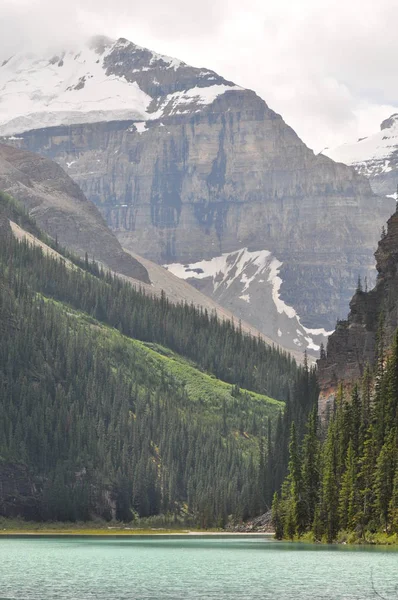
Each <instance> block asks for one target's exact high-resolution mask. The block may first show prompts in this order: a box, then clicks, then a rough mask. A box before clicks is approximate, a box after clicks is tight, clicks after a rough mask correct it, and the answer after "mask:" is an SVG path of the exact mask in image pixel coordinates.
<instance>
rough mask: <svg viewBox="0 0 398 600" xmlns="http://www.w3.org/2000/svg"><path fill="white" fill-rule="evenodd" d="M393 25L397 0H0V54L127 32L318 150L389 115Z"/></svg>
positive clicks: (395, 94)
mask: <svg viewBox="0 0 398 600" xmlns="http://www.w3.org/2000/svg"><path fill="white" fill-rule="evenodd" d="M397 23H398V1H397V0H377V1H376V0H268V1H267V0H169V1H165V0H146V1H144V0H140V1H139V2H137V1H136V0H67V1H63V2H61V1H60V0H1V19H0V57H5V56H7V55H9V54H10V53H13V52H14V51H15V50H16V49H22V47H23V48H24V49H29V50H36V49H39V50H42V49H44V47H45V46H52V47H56V46H59V45H62V44H68V45H70V44H71V43H72V42H75V43H76V44H80V43H82V41H83V39H84V38H85V37H88V36H90V35H95V34H105V35H108V36H111V37H121V36H122V37H127V38H128V39H130V40H131V41H134V42H135V43H137V44H140V45H143V46H146V47H149V48H151V49H152V50H157V51H158V52H160V53H163V54H169V55H171V56H176V57H178V58H181V59H182V60H184V61H185V62H187V63H189V64H192V65H195V66H200V67H201V66H204V67H208V68H211V69H213V70H215V71H217V72H219V73H220V74H221V75H223V76H224V77H226V78H227V79H232V80H233V81H235V82H236V83H238V84H240V85H243V86H245V87H248V88H251V89H254V90H255V91H256V92H257V93H258V94H259V95H260V96H261V97H262V98H264V100H265V101H266V102H267V103H268V105H269V106H270V107H271V108H272V109H274V110H275V111H277V112H279V113H281V114H282V116H283V117H284V119H285V121H286V122H287V123H289V125H291V126H292V127H293V128H294V129H295V130H296V131H297V133H298V134H299V135H300V137H301V138H302V139H303V140H304V141H305V142H306V143H307V144H308V145H309V146H310V147H311V148H314V149H315V150H316V151H319V150H321V149H322V148H323V147H325V146H335V145H338V144H340V143H343V142H345V141H351V140H355V139H356V138H358V137H363V136H365V135H368V134H370V133H372V132H373V131H377V130H378V128H379V125H380V122H381V121H382V120H383V119H385V118H387V117H388V116H390V114H392V113H393V112H398V76H397V73H396V69H397V68H396V62H397V59H396V57H397V54H398V52H397V51H398V32H397ZM0 100H1V99H0Z"/></svg>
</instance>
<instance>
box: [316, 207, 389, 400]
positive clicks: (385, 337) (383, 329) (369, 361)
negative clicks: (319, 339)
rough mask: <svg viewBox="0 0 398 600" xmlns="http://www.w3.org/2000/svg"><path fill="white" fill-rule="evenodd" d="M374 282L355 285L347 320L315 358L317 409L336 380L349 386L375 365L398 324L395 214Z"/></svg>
mask: <svg viewBox="0 0 398 600" xmlns="http://www.w3.org/2000/svg"><path fill="white" fill-rule="evenodd" d="M375 256H376V267H377V271H378V276H377V283H376V286H375V287H374V289H372V290H370V291H366V290H364V289H363V288H362V285H361V286H359V287H358V289H357V291H356V293H355V294H354V296H353V298H352V300H351V302H350V309H351V310H350V313H349V315H348V317H347V319H345V320H342V321H339V322H338V324H337V326H336V330H335V332H334V333H333V334H332V335H331V336H330V337H329V341H328V345H327V353H326V355H325V356H323V357H322V358H321V359H320V360H319V361H318V367H319V369H318V375H319V383H320V387H321V394H320V401H319V402H320V409H321V410H324V409H325V408H326V407H327V405H328V404H330V402H333V400H334V398H335V395H336V389H337V386H338V384H339V382H342V383H343V384H345V385H347V386H352V384H354V383H355V382H356V381H357V380H359V379H360V377H362V375H363V374H364V371H365V369H366V367H367V366H369V367H370V368H371V369H373V368H374V367H375V364H376V360H377V357H378V356H380V351H381V350H380V340H382V343H383V346H384V347H385V348H389V347H390V346H391V345H392V342H393V337H394V334H395V332H396V330H397V327H398V213H397V212H396V213H395V214H394V215H392V217H391V218H390V219H389V220H388V229H387V232H386V234H385V235H383V237H382V239H381V240H380V242H379V245H378V249H377V251H376V254H375Z"/></svg>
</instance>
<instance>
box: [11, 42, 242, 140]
mask: <svg viewBox="0 0 398 600" xmlns="http://www.w3.org/2000/svg"><path fill="white" fill-rule="evenodd" d="M237 89H241V88H238V86H235V85H234V84H233V83H232V82H228V81H226V80H224V79H223V78H222V77H220V76H218V75H217V74H216V73H214V72H212V71H209V70H206V69H195V68H193V67H190V66H188V65H186V64H185V63H184V62H182V61H180V60H178V59H176V58H172V57H169V56H164V55H161V54H157V53H156V52H153V51H151V50H148V49H146V48H142V47H141V46H137V45H136V44H133V43H132V42H130V41H128V40H126V39H124V38H120V39H118V40H110V39H108V38H105V37H101V36H98V37H96V38H93V39H91V40H90V41H89V42H88V43H87V44H86V45H84V46H83V47H81V48H73V49H64V50H63V51H62V52H59V53H56V54H54V53H51V54H50V53H49V54H48V55H47V56H35V55H33V54H17V55H14V56H12V57H10V58H9V59H8V60H5V61H4V62H3V64H2V65H1V67H0V135H3V136H4V135H15V134H18V133H22V132H24V131H28V130H31V129H39V128H42V127H49V126H57V125H71V124H79V123H93V122H101V121H115V120H132V121H135V120H137V121H147V120H153V119H157V118H160V117H161V116H164V115H166V116H167V115H170V114H174V113H175V112H176V111H178V112H179V113H181V112H184V111H187V110H188V109H190V110H191V109H192V108H193V107H194V108H196V107H199V109H200V108H203V106H204V105H208V104H211V103H212V102H213V101H214V100H215V98H217V96H219V95H220V94H223V93H225V92H226V91H231V90H237Z"/></svg>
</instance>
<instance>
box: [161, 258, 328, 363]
mask: <svg viewBox="0 0 398 600" xmlns="http://www.w3.org/2000/svg"><path fill="white" fill-rule="evenodd" d="M281 266H282V263H281V262H280V261H279V260H278V259H276V258H275V257H274V256H272V255H271V253H270V252H269V251H268V250H258V251H249V250H248V249H247V248H242V249H240V250H238V251H235V252H229V253H224V254H221V255H220V256H216V257H214V258H211V259H209V260H201V261H198V262H195V263H190V264H181V263H172V264H168V265H165V268H166V269H168V270H169V271H170V272H171V273H173V274H174V275H176V276H177V277H179V278H180V279H185V280H188V281H189V282H190V283H192V284H193V285H195V287H199V289H201V290H204V291H205V293H207V294H209V295H211V296H212V297H214V298H215V299H216V300H217V301H218V302H220V303H221V304H224V305H226V306H229V305H231V306H232V303H234V302H235V303H236V304H234V306H233V311H234V312H235V314H239V306H238V304H237V303H239V301H240V302H244V303H247V304H250V306H253V310H255V308H254V306H260V311H262V315H263V317H262V322H261V325H262V330H263V332H264V333H266V334H267V335H269V336H270V337H272V338H273V339H279V340H280V341H281V343H283V345H284V346H285V347H288V348H292V349H293V348H296V349H302V350H304V349H307V350H308V351H310V352H312V353H313V354H316V353H317V352H318V351H319V348H320V344H321V343H325V342H326V338H327V336H328V335H330V333H331V332H328V331H325V330H324V329H323V328H319V329H308V328H306V327H304V326H303V325H302V324H301V321H300V317H299V315H298V314H297V312H296V310H295V309H294V308H293V307H292V306H289V305H288V304H286V302H284V301H283V300H282V299H281V297H280V289H281V286H282V283H283V282H282V278H281V277H280V268H281Z"/></svg>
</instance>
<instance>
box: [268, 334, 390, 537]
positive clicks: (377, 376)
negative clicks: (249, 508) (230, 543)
mask: <svg viewBox="0 0 398 600" xmlns="http://www.w3.org/2000/svg"><path fill="white" fill-rule="evenodd" d="M378 339H379V343H378V355H377V364H376V367H375V372H374V374H373V378H372V377H371V373H370V371H369V369H367V370H366V371H365V373H364V375H363V378H362V381H361V385H360V386H358V385H355V386H354V388H353V390H352V392H351V394H350V396H349V397H347V396H346V394H345V393H344V391H343V389H342V387H340V389H339V392H338V394H337V398H336V402H335V406H334V411H333V414H332V415H330V418H329V422H328V426H327V429H326V431H325V432H324V433H323V434H322V432H321V434H319V431H317V414H316V410H315V409H314V410H313V412H312V413H311V415H310V418H309V421H308V426H307V433H306V435H305V437H304V440H303V443H302V444H301V447H299V445H298V443H297V436H296V431H295V427H294V424H293V425H292V427H291V441H290V447H289V454H290V458H289V466H288V476H287V478H286V480H285V482H284V484H283V486H282V492H281V496H280V497H279V496H278V495H277V494H276V495H275V497H274V502H273V519H274V524H275V529H276V535H277V537H278V538H283V537H285V538H290V539H293V538H294V537H295V536H298V537H299V538H300V537H302V536H305V537H307V538H308V532H309V531H310V532H311V534H310V535H311V538H312V539H313V540H317V541H326V542H329V543H330V542H333V541H336V540H338V541H345V542H349V543H358V542H361V543H384V544H387V543H397V537H398V333H397V335H396V336H395V340H394V343H393V347H392V348H391V351H390V353H388V354H386V352H385V349H384V343H383V332H382V325H381V330H380V332H379V336H378Z"/></svg>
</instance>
